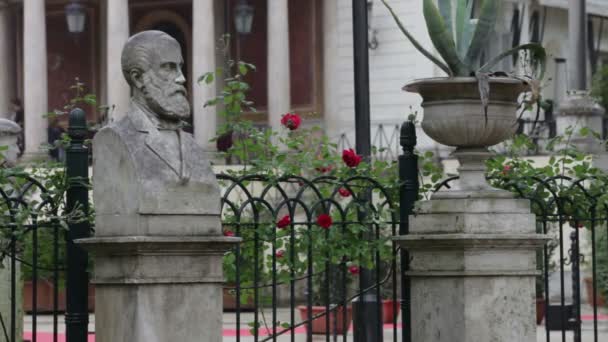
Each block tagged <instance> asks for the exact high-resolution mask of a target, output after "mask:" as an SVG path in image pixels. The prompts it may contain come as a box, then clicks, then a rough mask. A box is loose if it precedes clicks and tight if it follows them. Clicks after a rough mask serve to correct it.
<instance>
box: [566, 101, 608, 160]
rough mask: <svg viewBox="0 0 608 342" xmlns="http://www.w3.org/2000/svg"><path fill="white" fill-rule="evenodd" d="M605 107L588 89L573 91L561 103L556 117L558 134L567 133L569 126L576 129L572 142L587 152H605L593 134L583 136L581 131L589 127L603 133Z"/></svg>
mask: <svg viewBox="0 0 608 342" xmlns="http://www.w3.org/2000/svg"><path fill="white" fill-rule="evenodd" d="M605 112H606V111H605V110H604V108H602V106H600V105H599V104H598V103H597V101H595V99H593V98H592V97H591V96H590V95H589V92H587V91H579V90H576V91H571V92H569V93H568V95H567V96H566V98H565V99H564V100H563V101H562V102H560V103H559V105H558V113H557V117H556V128H557V134H558V135H566V133H567V130H568V128H570V127H571V128H572V129H574V131H573V134H572V137H571V139H570V143H571V144H573V145H575V146H576V147H577V148H579V149H580V150H581V151H582V152H587V153H594V154H595V153H605V148H604V147H603V146H602V144H601V143H600V142H599V141H598V140H597V139H596V138H595V137H593V136H591V135H589V136H581V135H580V134H579V131H580V129H581V128H583V127H588V128H589V129H592V130H594V131H595V132H597V133H600V134H602V127H603V125H604V123H603V121H604V114H605Z"/></svg>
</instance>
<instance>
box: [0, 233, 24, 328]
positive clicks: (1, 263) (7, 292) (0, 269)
mask: <svg viewBox="0 0 608 342" xmlns="http://www.w3.org/2000/svg"><path fill="white" fill-rule="evenodd" d="M4 246H6V244H4V241H0V248H4ZM11 270H12V266H11V258H10V257H9V256H4V259H2V260H0V293H1V294H2V296H0V315H2V319H3V320H4V324H5V326H6V329H7V334H8V335H9V337H10V336H11V326H12V322H11V310H12V302H11V300H12V299H13V298H11V282H12V277H11V273H12V272H11ZM15 279H16V281H17V283H16V286H15V290H16V291H15V292H16V294H15V297H16V298H15V300H16V303H15V309H16V310H15V316H16V319H15V336H23V286H22V284H23V283H22V282H21V267H20V264H19V263H16V265H15ZM0 336H2V337H4V331H3V330H2V327H1V326H0Z"/></svg>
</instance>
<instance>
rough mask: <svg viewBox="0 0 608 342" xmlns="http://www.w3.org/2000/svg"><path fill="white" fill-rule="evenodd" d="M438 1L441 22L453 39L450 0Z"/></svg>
mask: <svg viewBox="0 0 608 342" xmlns="http://www.w3.org/2000/svg"><path fill="white" fill-rule="evenodd" d="M438 1H439V12H440V13H441V17H442V18H443V22H444V23H445V26H446V28H447V30H448V32H449V33H450V37H452V39H453V40H455V39H456V38H454V26H453V25H454V23H453V22H452V0H438Z"/></svg>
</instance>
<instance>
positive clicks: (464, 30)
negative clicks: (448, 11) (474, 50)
mask: <svg viewBox="0 0 608 342" xmlns="http://www.w3.org/2000/svg"><path fill="white" fill-rule="evenodd" d="M457 1H458V3H457V7H456V49H457V50H458V56H459V57H460V59H462V60H464V58H465V57H466V55H467V51H468V50H469V46H470V45H471V39H472V38H473V32H475V28H476V27H477V19H471V11H472V8H473V1H472V0H457Z"/></svg>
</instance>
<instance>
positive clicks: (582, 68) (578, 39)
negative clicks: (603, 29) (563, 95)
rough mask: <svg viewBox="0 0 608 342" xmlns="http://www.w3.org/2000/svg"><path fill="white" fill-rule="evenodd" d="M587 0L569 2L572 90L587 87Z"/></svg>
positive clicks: (571, 0) (569, 62)
mask: <svg viewBox="0 0 608 342" xmlns="http://www.w3.org/2000/svg"><path fill="white" fill-rule="evenodd" d="M585 1H586V0H570V1H569V2H568V6H569V7H568V38H569V39H568V41H569V53H570V56H569V61H568V69H569V75H570V89H571V90H585V89H587V12H586V11H587V10H586V3H585Z"/></svg>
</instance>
